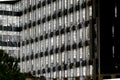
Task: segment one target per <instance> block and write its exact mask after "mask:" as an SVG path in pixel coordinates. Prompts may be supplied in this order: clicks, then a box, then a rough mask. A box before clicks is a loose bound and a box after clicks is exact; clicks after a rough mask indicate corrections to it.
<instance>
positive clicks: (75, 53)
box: [73, 50, 77, 59]
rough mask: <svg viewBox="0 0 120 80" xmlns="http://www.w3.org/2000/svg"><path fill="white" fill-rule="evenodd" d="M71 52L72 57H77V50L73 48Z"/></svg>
mask: <svg viewBox="0 0 120 80" xmlns="http://www.w3.org/2000/svg"><path fill="white" fill-rule="evenodd" d="M73 53H74V54H73V58H74V59H75V58H76V57H77V51H76V50H74V51H73Z"/></svg>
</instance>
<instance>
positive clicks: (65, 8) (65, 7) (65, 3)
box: [65, 0, 68, 9]
mask: <svg viewBox="0 0 120 80" xmlns="http://www.w3.org/2000/svg"><path fill="white" fill-rule="evenodd" d="M67 3H68V2H67V0H65V9H66V8H67Z"/></svg>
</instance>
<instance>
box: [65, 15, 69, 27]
mask: <svg viewBox="0 0 120 80" xmlns="http://www.w3.org/2000/svg"><path fill="white" fill-rule="evenodd" d="M67 25H68V21H67V16H65V26H67Z"/></svg>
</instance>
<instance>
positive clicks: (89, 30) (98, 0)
mask: <svg viewBox="0 0 120 80" xmlns="http://www.w3.org/2000/svg"><path fill="white" fill-rule="evenodd" d="M110 2H111V3H113V4H108V2H105V1H104V0H18V1H16V2H15V3H14V4H5V3H1V4H0V7H1V10H0V14H1V16H0V17H1V18H0V19H1V22H0V30H1V33H0V40H1V41H0V48H1V49H5V50H6V51H7V52H8V53H10V52H11V51H10V50H12V51H14V52H12V53H14V54H15V56H17V57H18V59H19V61H20V62H19V65H20V70H21V72H23V73H31V74H32V75H33V76H35V77H41V76H44V77H45V78H46V79H47V80H53V79H54V80H58V79H59V80H92V79H93V80H99V79H100V75H101V74H102V75H103V74H104V73H107V74H109V73H110V74H111V73H115V72H116V71H118V72H119V69H118V68H119V62H118V61H119V53H118V52H119V48H118V47H117V46H118V45H117V44H116V42H117V41H116V42H115V43H114V41H115V40H114V28H115V26H117V25H118V24H119V10H118V9H117V8H118V7H119V5H118V3H119V1H118V2H117V1H116V2H115V1H113V0H111V1H110ZM106 4H108V5H106ZM109 15H110V16H109ZM107 21H108V22H107ZM117 27H118V26H117ZM109 28H110V30H109ZM116 37H118V35H117V36H116ZM118 39H119V38H118ZM109 41H110V43H109ZM11 42H12V43H13V44H11ZM11 45H12V46H11ZM8 46H9V47H8ZM114 47H117V48H116V49H115V48H114ZM115 51H116V52H115ZM117 51H118V52H117ZM111 65H112V66H111ZM115 67H117V69H116V68H115ZM111 70H113V72H112V71H111ZM100 80H101V79H100Z"/></svg>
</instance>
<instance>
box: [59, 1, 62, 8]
mask: <svg viewBox="0 0 120 80" xmlns="http://www.w3.org/2000/svg"><path fill="white" fill-rule="evenodd" d="M61 8H62V0H60V1H59V9H61Z"/></svg>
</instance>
